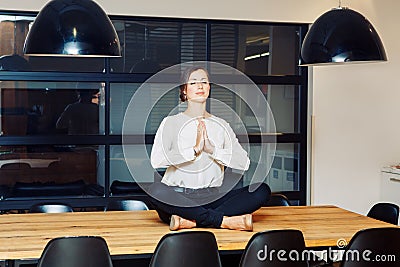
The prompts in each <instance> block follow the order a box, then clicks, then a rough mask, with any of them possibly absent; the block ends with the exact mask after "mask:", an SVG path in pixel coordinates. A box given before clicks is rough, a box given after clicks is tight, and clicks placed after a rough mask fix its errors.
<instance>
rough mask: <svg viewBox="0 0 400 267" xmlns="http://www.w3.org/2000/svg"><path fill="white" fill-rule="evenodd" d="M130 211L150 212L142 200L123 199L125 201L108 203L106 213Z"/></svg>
mask: <svg viewBox="0 0 400 267" xmlns="http://www.w3.org/2000/svg"><path fill="white" fill-rule="evenodd" d="M113 210H116V211H118V210H121V211H129V210H149V208H148V207H147V205H146V204H145V203H144V202H143V201H140V200H133V199H123V200H113V201H110V202H108V204H107V206H106V208H105V209H104V211H113Z"/></svg>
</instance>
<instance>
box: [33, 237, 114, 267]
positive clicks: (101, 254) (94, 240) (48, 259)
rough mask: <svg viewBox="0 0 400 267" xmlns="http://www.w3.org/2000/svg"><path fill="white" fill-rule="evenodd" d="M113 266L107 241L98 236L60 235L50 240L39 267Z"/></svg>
mask: <svg viewBox="0 0 400 267" xmlns="http://www.w3.org/2000/svg"><path fill="white" fill-rule="evenodd" d="M89 266H93V267H94V266H96V267H112V266H113V264H112V261H111V256H110V252H109V250H108V246H107V243H106V241H105V240H104V239H103V238H102V237H98V236H78V237H59V238H55V239H52V240H50V241H49V243H47V245H46V247H45V248H44V250H43V252H42V255H41V256H40V259H39V262H38V265H37V267H89Z"/></svg>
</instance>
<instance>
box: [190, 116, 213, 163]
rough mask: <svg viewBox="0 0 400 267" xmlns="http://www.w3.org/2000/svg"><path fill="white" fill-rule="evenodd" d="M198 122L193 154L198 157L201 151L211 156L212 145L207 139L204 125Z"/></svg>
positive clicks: (201, 121)
mask: <svg viewBox="0 0 400 267" xmlns="http://www.w3.org/2000/svg"><path fill="white" fill-rule="evenodd" d="M198 122H199V124H198V125H197V136H196V145H195V146H194V147H193V149H194V151H195V154H196V156H198V155H200V154H201V152H203V151H204V152H206V153H208V154H213V153H214V145H213V144H212V143H211V142H210V139H208V135H207V128H206V124H205V123H204V121H203V120H201V119H199V120H198Z"/></svg>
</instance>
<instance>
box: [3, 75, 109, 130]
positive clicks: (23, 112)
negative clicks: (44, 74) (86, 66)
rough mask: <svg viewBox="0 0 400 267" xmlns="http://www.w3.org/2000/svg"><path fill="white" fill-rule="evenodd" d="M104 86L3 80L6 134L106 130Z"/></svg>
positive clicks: (4, 128) (4, 127)
mask: <svg viewBox="0 0 400 267" xmlns="http://www.w3.org/2000/svg"><path fill="white" fill-rule="evenodd" d="M103 97H104V86H103V84H101V83H75V82H55V83H54V82H53V83H50V82H48V83H47V82H44V83H42V82H26V81H13V82H2V83H0V118H1V120H0V130H1V133H2V134H3V135H19V136H24V135H39V134H41V135H43V134H46V135H47V134H69V135H84V134H85V135H91V134H103V133H104V122H103V121H104V119H103V118H104V99H103Z"/></svg>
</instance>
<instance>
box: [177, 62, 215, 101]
mask: <svg viewBox="0 0 400 267" xmlns="http://www.w3.org/2000/svg"><path fill="white" fill-rule="evenodd" d="M197 70H203V71H204V72H205V73H206V75H207V78H208V80H210V75H209V74H208V71H207V70H206V69H205V68H204V67H199V66H193V67H190V68H187V69H186V70H185V71H184V72H183V73H182V76H181V83H180V85H179V88H180V90H179V98H180V99H181V101H182V102H185V101H186V100H187V99H186V94H185V91H186V86H187V82H188V81H189V77H190V74H192V73H193V72H195V71H197Z"/></svg>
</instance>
